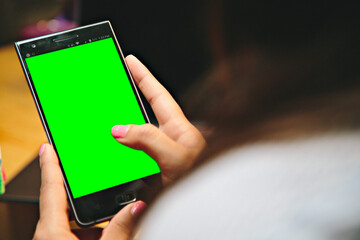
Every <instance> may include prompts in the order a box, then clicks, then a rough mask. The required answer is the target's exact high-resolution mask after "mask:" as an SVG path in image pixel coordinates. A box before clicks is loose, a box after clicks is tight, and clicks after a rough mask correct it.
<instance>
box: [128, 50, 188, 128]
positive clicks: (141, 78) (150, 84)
mask: <svg viewBox="0 0 360 240" xmlns="http://www.w3.org/2000/svg"><path fill="white" fill-rule="evenodd" d="M126 63H127V65H128V67H129V69H130V72H131V75H132V76H133V78H134V81H135V83H136V85H137V86H138V87H139V89H140V91H141V92H142V93H143V94H144V96H145V98H146V100H147V101H148V102H149V104H150V105H151V108H152V109H153V111H154V113H155V116H156V118H157V120H158V122H159V124H160V125H163V124H166V123H169V122H170V120H171V119H173V118H183V119H186V118H185V116H184V113H183V112H182V110H181V109H180V107H179V105H178V104H177V103H176V102H175V100H174V99H173V98H172V96H171V95H170V93H169V92H168V91H167V90H166V89H165V88H164V87H163V86H162V85H161V84H160V83H159V82H158V81H157V80H156V78H155V77H154V76H153V75H152V74H151V73H150V71H149V70H148V69H147V68H146V67H145V66H144V65H143V64H142V63H141V62H140V61H139V60H138V59H137V58H136V57H134V56H133V55H129V56H127V57H126Z"/></svg>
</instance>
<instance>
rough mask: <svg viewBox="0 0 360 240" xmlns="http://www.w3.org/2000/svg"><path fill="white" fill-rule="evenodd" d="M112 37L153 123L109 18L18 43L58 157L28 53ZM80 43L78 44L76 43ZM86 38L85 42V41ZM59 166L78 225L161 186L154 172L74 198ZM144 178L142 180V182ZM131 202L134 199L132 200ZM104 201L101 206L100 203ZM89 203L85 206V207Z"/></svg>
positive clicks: (95, 220)
mask: <svg viewBox="0 0 360 240" xmlns="http://www.w3.org/2000/svg"><path fill="white" fill-rule="evenodd" d="M107 37H111V38H112V39H113V40H114V43H115V46H116V49H117V51H118V54H119V56H120V59H121V62H122V64H123V66H124V68H125V72H126V74H127V76H128V79H129V81H130V83H131V87H132V89H133V92H134V94H135V96H136V99H137V102H138V104H139V107H140V109H141V112H142V114H143V116H144V119H145V121H146V122H147V123H150V121H149V118H148V115H147V113H146V111H145V108H144V105H143V103H142V101H141V98H140V95H139V92H138V89H137V87H136V85H135V82H134V80H133V78H132V76H131V74H130V71H129V69H128V66H127V64H126V61H125V59H124V55H123V53H122V50H121V48H120V45H119V43H118V41H117V38H116V36H115V33H114V30H113V28H112V26H111V24H110V22H109V21H103V22H99V23H95V24H90V25H86V26H82V27H78V28H74V29H70V30H66V31H62V32H58V33H53V34H48V35H44V36H40V37H36V38H32V39H27V40H23V41H18V42H15V48H16V52H17V54H18V57H19V59H20V62H21V65H22V68H23V71H24V73H25V77H26V80H27V83H28V86H29V88H30V91H31V94H32V96H33V99H34V101H35V105H36V108H37V111H38V113H39V115H40V119H41V122H42V124H43V127H44V129H45V132H46V136H47V138H48V141H49V143H50V144H51V145H52V146H53V147H54V150H55V152H56V154H57V156H58V159H59V155H58V151H57V149H56V146H55V144H54V140H53V137H52V134H51V132H50V130H49V126H48V123H47V121H46V118H45V114H44V112H43V109H42V106H41V104H40V101H39V97H38V95H37V92H36V89H35V87H34V83H33V81H32V78H31V75H30V72H29V69H28V67H27V64H26V62H25V58H26V57H29V56H27V55H26V54H29V52H30V53H32V55H30V56H35V55H40V54H45V53H48V52H53V51H56V50H61V49H65V48H68V47H74V46H76V45H78V44H79V45H80V44H86V43H89V42H90V41H88V42H86V41H87V40H91V41H97V40H101V39H105V38H107ZM74 40H75V41H76V42H78V44H76V42H74ZM84 41H85V42H84ZM33 44H35V45H36V47H35V48H33V47H32V45H33ZM59 165H60V168H61V171H62V177H63V181H64V185H65V189H66V192H67V195H68V199H69V202H70V205H71V208H72V209H73V212H74V216H75V220H76V222H77V223H78V225H80V226H83V227H86V226H91V225H93V224H96V223H99V222H103V221H106V220H109V219H110V218H111V217H112V216H113V215H114V214H115V213H116V212H117V211H119V210H120V209H121V208H122V207H123V206H124V205H122V204H120V203H117V204H115V205H114V202H113V201H115V200H116V197H117V196H120V195H123V194H126V193H129V192H134V191H136V192H137V196H136V200H139V199H141V200H144V201H150V200H151V199H152V198H153V197H154V195H155V194H156V192H157V191H159V189H160V188H161V180H160V174H159V173H157V174H154V175H151V176H148V177H145V178H142V179H138V180H135V181H132V182H129V183H125V184H121V185H119V186H115V187H112V188H109V189H105V190H102V191H99V192H96V193H92V194H89V195H86V196H83V197H79V198H76V199H75V198H74V197H73V195H72V192H71V190H70V187H69V183H68V180H67V178H66V175H65V171H64V169H63V166H62V164H61V160H60V159H59ZM139 181H140V182H139ZM129 202H131V201H129ZM100 203H101V205H99V204H100ZM84 206H85V207H84Z"/></svg>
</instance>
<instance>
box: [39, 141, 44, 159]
mask: <svg viewBox="0 0 360 240" xmlns="http://www.w3.org/2000/svg"><path fill="white" fill-rule="evenodd" d="M44 149H45V144H44V143H43V144H41V146H40V149H39V156H41V154H42V153H43V152H44Z"/></svg>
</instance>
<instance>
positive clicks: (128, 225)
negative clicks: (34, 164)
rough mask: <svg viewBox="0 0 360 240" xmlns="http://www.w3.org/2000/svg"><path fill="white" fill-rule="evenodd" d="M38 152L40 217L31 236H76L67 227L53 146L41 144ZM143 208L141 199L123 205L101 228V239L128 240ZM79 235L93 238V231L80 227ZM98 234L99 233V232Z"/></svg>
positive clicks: (66, 237) (66, 208)
mask: <svg viewBox="0 0 360 240" xmlns="http://www.w3.org/2000/svg"><path fill="white" fill-rule="evenodd" d="M39 154H40V168H41V188H40V219H39V222H38V224H37V226H36V231H35V235H34V239H40V240H41V239H78V238H77V237H76V236H75V235H74V234H73V233H72V232H71V229H70V225H69V217H68V204H67V201H66V192H65V187H64V183H63V180H62V177H61V170H60V167H59V161H58V159H57V156H56V154H55V152H54V149H53V148H52V147H51V146H50V145H49V144H43V145H42V146H41V148H40V152H39ZM144 208H145V203H144V202H142V201H138V202H135V203H132V204H129V205H127V206H126V207H124V208H123V209H122V210H121V211H120V212H118V213H117V214H116V215H115V216H114V217H113V219H112V220H111V221H110V223H109V224H108V225H107V226H106V228H105V229H104V230H103V232H102V236H101V239H104V240H106V239H129V238H130V236H131V234H132V232H133V228H134V225H135V223H136V220H137V218H138V216H139V215H140V213H141V212H142V210H143V209H144ZM86 231H87V232H88V234H86ZM80 234H81V235H82V236H85V237H86V236H89V235H92V236H89V237H90V239H93V237H94V236H93V235H94V234H95V233H94V231H91V229H83V230H82V232H81V233H80ZM95 235H96V234H95ZM98 235H101V232H100V234H98ZM86 239H88V238H86Z"/></svg>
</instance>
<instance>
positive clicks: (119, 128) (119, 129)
mask: <svg viewBox="0 0 360 240" xmlns="http://www.w3.org/2000/svg"><path fill="white" fill-rule="evenodd" d="M129 127H130V126H129V125H115V126H113V127H112V129H111V134H112V135H113V137H114V138H123V137H125V135H126V133H127V131H128V130H129Z"/></svg>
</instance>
